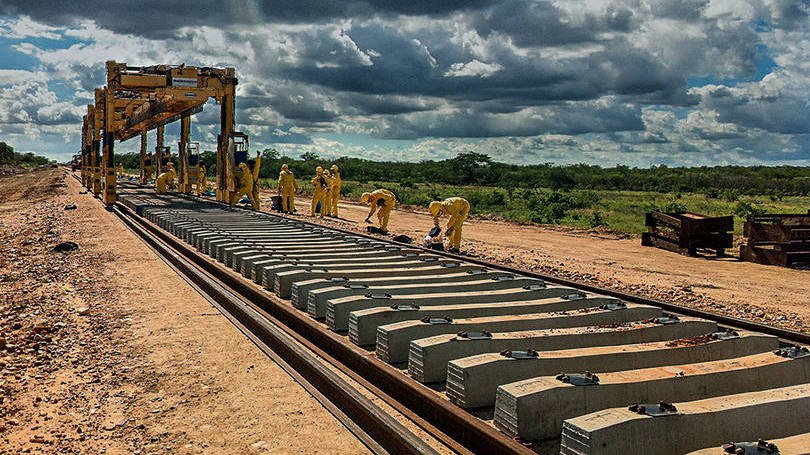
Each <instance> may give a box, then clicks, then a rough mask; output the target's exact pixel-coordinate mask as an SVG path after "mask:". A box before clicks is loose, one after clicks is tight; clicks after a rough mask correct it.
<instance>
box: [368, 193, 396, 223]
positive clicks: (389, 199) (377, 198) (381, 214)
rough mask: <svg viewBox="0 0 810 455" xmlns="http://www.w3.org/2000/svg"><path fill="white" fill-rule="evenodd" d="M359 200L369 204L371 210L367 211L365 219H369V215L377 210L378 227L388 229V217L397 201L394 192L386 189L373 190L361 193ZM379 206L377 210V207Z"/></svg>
mask: <svg viewBox="0 0 810 455" xmlns="http://www.w3.org/2000/svg"><path fill="white" fill-rule="evenodd" d="M360 200H361V201H362V202H364V203H366V204H369V205H370V206H371V211H370V212H368V216H367V217H366V221H367V222H368V221H369V220H370V219H371V215H374V212H375V211H376V212H377V220H379V222H380V229H382V230H383V231H388V218H389V217H390V216H391V210H394V205H396V203H397V197H396V196H395V195H394V193H392V192H390V191H388V190H374V191H372V192H371V193H363V195H362V196H361V197H360ZM378 207H379V211H378V210H377V208H378Z"/></svg>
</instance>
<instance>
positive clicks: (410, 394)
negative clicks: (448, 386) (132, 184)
mask: <svg viewBox="0 0 810 455" xmlns="http://www.w3.org/2000/svg"><path fill="white" fill-rule="evenodd" d="M192 197H193V196H192ZM209 202H210V201H209ZM119 205H120V204H119ZM126 210H129V209H128V208H126ZM135 219H137V220H138V222H139V223H140V224H141V225H143V226H144V227H145V228H147V229H148V230H149V231H150V232H153V233H154V234H156V235H157V236H158V237H160V238H161V239H162V240H164V241H166V242H167V243H169V244H170V245H172V247H173V248H175V249H176V250H177V251H178V252H180V253H182V254H183V255H185V256H186V257H189V258H193V260H194V262H195V264H197V265H198V266H200V267H202V268H203V269H204V270H205V271H206V272H208V273H210V274H212V275H215V276H216V277H217V278H218V279H219V280H221V281H222V282H223V283H225V284H226V285H227V286H229V287H230V288H232V289H234V290H235V291H236V292H237V293H239V294H241V295H243V296H245V297H246V298H247V300H249V301H250V302H253V303H255V304H258V305H259V306H260V307H261V308H262V310H264V311H265V312H266V313H267V314H269V316H271V317H273V318H275V319H277V320H279V321H280V322H281V323H282V324H284V325H285V326H287V327H289V328H290V329H291V330H292V332H290V333H291V334H294V336H296V338H298V339H299V340H300V341H301V342H303V343H306V344H307V345H308V346H309V347H310V349H313V350H316V351H317V352H319V353H322V355H323V356H324V357H332V358H334V359H335V360H336V362H337V363H336V364H337V365H339V364H342V365H343V366H345V367H346V369H343V371H344V372H345V373H347V374H350V375H351V376H353V377H355V378H356V377H357V376H359V377H361V378H362V379H363V384H364V386H366V387H369V388H375V389H378V390H379V391H381V392H382V393H383V394H384V395H388V396H389V397H390V398H391V399H392V401H389V404H391V405H394V404H396V403H397V402H398V403H399V404H401V405H400V406H395V408H396V409H397V410H398V411H399V412H401V413H403V414H404V415H406V416H408V417H409V418H410V419H411V420H414V421H415V422H416V423H417V424H419V425H420V426H422V427H423V428H426V429H429V428H430V427H435V428H436V429H437V430H438V434H437V433H433V432H431V433H433V434H434V436H435V437H437V439H439V440H440V441H441V442H442V443H444V444H446V445H448V446H450V447H451V448H453V449H454V450H456V451H457V452H460V453H469V452H470V451H472V452H473V453H523V454H530V453H533V452H532V451H531V450H530V449H528V448H527V447H525V446H523V445H522V444H520V443H518V442H517V441H514V440H512V439H510V438H508V437H507V436H505V435H504V434H502V433H500V432H499V431H497V430H495V429H494V428H492V427H490V426H488V425H486V424H485V423H484V422H482V421H481V420H479V419H478V418H476V417H474V416H472V415H470V414H468V413H467V412H465V411H463V410H461V409H460V408H458V407H456V406H455V405H453V404H451V403H449V402H448V401H446V400H443V399H441V398H440V397H439V396H438V395H437V394H436V393H435V392H434V391H433V390H431V389H429V388H427V387H425V386H423V385H422V384H419V383H416V382H415V381H413V380H411V379H409V378H407V377H406V376H403V375H402V373H401V372H400V371H399V370H398V369H395V368H393V367H391V366H390V365H388V364H386V363H385V362H382V361H381V360H378V359H377V358H376V357H373V356H371V355H369V354H368V353H366V352H365V351H361V350H359V349H358V348H354V347H353V346H351V345H350V344H349V343H347V342H346V340H345V339H343V338H342V337H339V336H338V335H336V334H334V333H332V332H331V331H329V330H327V329H325V328H323V326H322V325H321V324H319V323H317V322H316V321H314V320H312V319H311V318H309V317H305V316H302V315H301V313H300V312H299V311H297V310H295V309H294V308H292V307H291V306H290V305H289V304H287V303H286V302H284V301H283V300H281V299H278V298H277V297H275V296H270V295H269V294H267V292H266V291H264V290H260V289H258V288H256V287H254V286H253V285H251V284H248V283H246V282H245V281H244V279H243V278H242V277H241V276H240V275H236V274H234V273H233V272H231V271H230V270H228V269H226V268H224V267H223V266H221V265H219V264H217V263H214V262H212V261H210V260H208V258H207V257H205V256H202V255H200V253H198V252H197V251H195V250H194V249H193V248H191V247H189V246H187V245H186V244H185V242H181V241H179V240H178V239H176V238H174V237H173V236H172V235H171V234H169V233H167V232H165V231H163V230H162V229H161V228H159V227H157V226H155V225H153V224H152V223H150V222H149V221H147V220H145V219H143V218H142V217H140V216H137V217H135ZM402 405H404V406H405V407H404V408H403V407H402ZM420 422H421V423H420ZM444 435H446V436H449V437H450V438H452V439H447V438H446V436H444ZM454 442H455V443H454ZM453 445H455V447H453Z"/></svg>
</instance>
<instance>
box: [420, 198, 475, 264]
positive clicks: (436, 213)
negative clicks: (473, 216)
mask: <svg viewBox="0 0 810 455" xmlns="http://www.w3.org/2000/svg"><path fill="white" fill-rule="evenodd" d="M429 210H430V214H431V215H433V224H434V226H436V227H438V226H439V217H442V216H449V217H450V220H449V221H448V222H447V229H446V230H445V231H444V235H445V237H447V238H449V239H450V251H455V252H456V253H457V252H459V250H461V227H462V225H463V224H464V220H466V219H467V215H468V214H469V213H470V203H469V202H467V200H466V199H464V198H460V197H449V198H447V199H445V200H443V201H433V202H431V203H430V206H429Z"/></svg>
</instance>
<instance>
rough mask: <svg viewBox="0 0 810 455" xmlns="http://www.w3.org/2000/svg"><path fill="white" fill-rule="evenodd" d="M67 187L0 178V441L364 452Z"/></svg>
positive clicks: (68, 446) (30, 446) (52, 177)
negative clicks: (64, 248) (66, 247)
mask: <svg viewBox="0 0 810 455" xmlns="http://www.w3.org/2000/svg"><path fill="white" fill-rule="evenodd" d="M32 182H33V183H32ZM63 182H65V183H66V184H67V185H66V186H65V184H64V183H63ZM80 191H81V188H80V185H79V184H78V182H76V181H75V180H74V179H73V178H71V177H69V178H67V179H64V178H63V172H62V170H61V169H48V170H45V171H39V172H37V173H36V174H33V175H31V174H27V175H23V176H10V177H3V178H0V196H1V197H0V295H2V300H1V301H0V371H1V372H2V378H0V453H24V452H33V453H63V452H64V453H105V452H106V453H217V454H219V453H240V454H241V453H259V452H266V453H336V452H340V453H349V454H353V453H365V452H366V450H365V448H364V447H363V446H361V445H360V443H359V442H358V441H357V440H356V439H355V438H354V437H353V436H352V435H351V434H350V433H349V432H348V431H347V430H345V428H343V427H342V426H341V425H340V423H339V422H338V421H337V420H336V419H335V418H334V417H332V416H331V415H330V414H329V413H328V412H327V411H325V410H324V408H323V407H321V406H320V405H319V404H318V403H317V402H316V401H315V400H314V399H313V398H311V397H310V396H309V395H308V394H307V393H306V391H304V389H303V388H301V387H300V386H299V385H298V384H296V383H295V382H294V381H293V380H292V379H291V378H290V377H289V376H288V375H287V374H286V373H285V372H284V371H283V370H282V369H281V368H280V367H279V366H277V365H276V364H274V363H273V362H272V361H271V360H269V359H268V358H267V357H266V356H265V355H264V354H263V353H261V352H260V351H259V350H258V349H257V348H256V347H255V346H253V345H252V344H251V343H250V342H249V341H248V340H247V339H246V338H245V337H244V336H243V335H242V334H241V333H240V332H239V331H238V330H237V329H236V328H234V327H233V326H232V325H231V324H230V323H229V322H228V321H227V320H226V319H225V318H223V317H222V316H221V315H220V314H219V313H218V312H217V310H216V309H215V308H213V307H212V306H211V305H210V304H209V303H208V302H207V301H205V300H204V299H203V298H202V297H201V296H200V295H199V294H197V293H196V292H195V291H194V290H192V289H191V288H190V287H189V286H188V285H187V284H186V283H185V282H184V281H183V280H182V279H181V278H180V277H179V276H178V275H176V274H175V273H174V272H173V271H172V270H171V269H170V268H169V267H168V266H167V265H166V264H164V263H163V262H162V261H161V260H159V259H158V258H157V256H155V255H154V254H153V253H152V252H151V251H150V250H148V249H146V247H145V246H144V244H143V243H142V242H141V241H140V240H138V239H137V238H136V237H135V236H134V235H133V234H131V233H130V232H129V231H128V230H127V229H126V228H125V227H124V226H123V224H122V223H121V222H120V221H119V220H118V219H117V218H116V217H115V216H114V215H113V214H111V213H109V212H107V211H105V210H104V209H103V207H102V206H101V204H100V203H99V201H97V200H95V199H93V198H92V197H90V196H89V195H80V194H79V192H80ZM68 204H75V205H76V206H77V208H76V209H74V210H64V208H65V206H66V205H68ZM66 240H70V241H74V242H76V243H77V244H78V245H79V249H78V250H77V251H71V252H67V253H54V252H53V251H52V250H51V249H52V247H53V246H54V245H56V244H58V243H59V242H62V241H66Z"/></svg>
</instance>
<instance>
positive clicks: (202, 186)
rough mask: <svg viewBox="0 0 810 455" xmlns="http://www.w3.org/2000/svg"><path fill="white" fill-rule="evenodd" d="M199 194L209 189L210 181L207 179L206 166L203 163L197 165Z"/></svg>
mask: <svg viewBox="0 0 810 455" xmlns="http://www.w3.org/2000/svg"><path fill="white" fill-rule="evenodd" d="M196 186H197V196H200V195H202V194H203V193H205V192H206V190H208V181H207V180H205V166H203V165H202V164H201V165H199V166H197V185H196Z"/></svg>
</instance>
